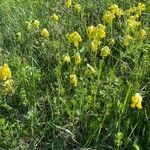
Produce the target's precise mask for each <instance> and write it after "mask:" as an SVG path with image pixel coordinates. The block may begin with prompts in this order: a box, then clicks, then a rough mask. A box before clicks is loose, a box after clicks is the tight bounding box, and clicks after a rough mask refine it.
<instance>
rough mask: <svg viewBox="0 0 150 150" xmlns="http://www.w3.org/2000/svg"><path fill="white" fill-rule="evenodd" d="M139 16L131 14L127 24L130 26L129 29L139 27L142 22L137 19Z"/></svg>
mask: <svg viewBox="0 0 150 150" xmlns="http://www.w3.org/2000/svg"><path fill="white" fill-rule="evenodd" d="M137 17H138V16H131V17H130V18H129V19H127V26H128V27H129V29H132V30H134V29H136V28H137V27H139V25H140V22H139V21H136V20H135V19H136V18H137Z"/></svg>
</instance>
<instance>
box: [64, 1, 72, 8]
mask: <svg viewBox="0 0 150 150" xmlns="http://www.w3.org/2000/svg"><path fill="white" fill-rule="evenodd" d="M65 5H66V7H67V8H70V7H71V5H72V0H66V3H65Z"/></svg>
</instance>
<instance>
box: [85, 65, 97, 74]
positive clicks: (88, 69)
mask: <svg viewBox="0 0 150 150" xmlns="http://www.w3.org/2000/svg"><path fill="white" fill-rule="evenodd" d="M85 74H86V75H93V74H96V70H95V69H94V67H92V66H91V65H89V64H87V70H86V72H85Z"/></svg>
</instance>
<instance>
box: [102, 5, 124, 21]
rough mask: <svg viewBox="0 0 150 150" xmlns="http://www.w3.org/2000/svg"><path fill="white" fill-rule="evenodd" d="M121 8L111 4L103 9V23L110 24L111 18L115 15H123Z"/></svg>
mask: <svg viewBox="0 0 150 150" xmlns="http://www.w3.org/2000/svg"><path fill="white" fill-rule="evenodd" d="M123 14H124V13H123V10H122V9H120V8H119V7H118V5H116V4H113V5H111V6H110V7H109V8H108V10H106V11H105V13H104V15H103V21H104V23H108V24H112V22H113V19H114V18H116V17H118V18H119V17H121V16H122V15H123Z"/></svg>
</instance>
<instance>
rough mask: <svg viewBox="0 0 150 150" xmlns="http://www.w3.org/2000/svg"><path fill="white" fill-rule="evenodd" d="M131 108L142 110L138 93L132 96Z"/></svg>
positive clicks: (140, 97)
mask: <svg viewBox="0 0 150 150" xmlns="http://www.w3.org/2000/svg"><path fill="white" fill-rule="evenodd" d="M131 107H133V108H137V109H142V108H143V107H142V96H141V95H140V93H136V94H135V95H134V96H132V104H131Z"/></svg>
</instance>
